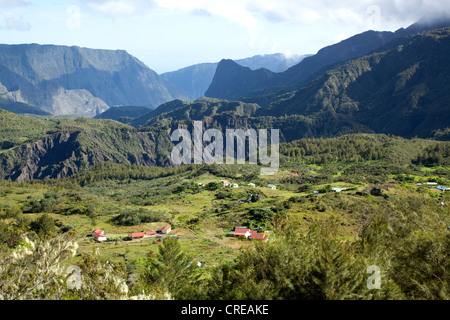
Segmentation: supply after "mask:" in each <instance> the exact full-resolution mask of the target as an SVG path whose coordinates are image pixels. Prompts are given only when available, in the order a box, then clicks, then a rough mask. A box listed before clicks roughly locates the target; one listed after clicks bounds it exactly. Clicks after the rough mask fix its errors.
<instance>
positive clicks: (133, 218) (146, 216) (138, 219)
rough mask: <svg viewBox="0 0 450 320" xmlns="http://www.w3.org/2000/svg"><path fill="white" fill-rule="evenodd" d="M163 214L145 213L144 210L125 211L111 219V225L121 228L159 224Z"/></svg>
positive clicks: (156, 212)
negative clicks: (151, 223) (150, 223)
mask: <svg viewBox="0 0 450 320" xmlns="http://www.w3.org/2000/svg"><path fill="white" fill-rule="evenodd" d="M164 218H165V214H164V213H163V212H160V211H147V210H145V209H142V208H140V209H138V210H126V211H124V212H122V213H120V214H119V215H118V216H117V217H115V218H113V219H112V221H113V223H115V224H117V225H121V226H137V225H140V224H143V223H149V222H160V221H163V220H164Z"/></svg>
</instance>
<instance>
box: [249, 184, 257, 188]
mask: <svg viewBox="0 0 450 320" xmlns="http://www.w3.org/2000/svg"><path fill="white" fill-rule="evenodd" d="M248 186H249V187H252V188H254V187H256V184H254V183H249V184H248Z"/></svg>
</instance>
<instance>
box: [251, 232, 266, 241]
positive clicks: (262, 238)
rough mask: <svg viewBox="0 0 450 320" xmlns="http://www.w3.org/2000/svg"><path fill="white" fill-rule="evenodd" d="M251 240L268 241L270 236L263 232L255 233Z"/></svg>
mask: <svg viewBox="0 0 450 320" xmlns="http://www.w3.org/2000/svg"><path fill="white" fill-rule="evenodd" d="M250 239H251V240H260V241H262V242H267V240H269V236H268V235H267V234H262V233H253V234H252V235H251V236H250Z"/></svg>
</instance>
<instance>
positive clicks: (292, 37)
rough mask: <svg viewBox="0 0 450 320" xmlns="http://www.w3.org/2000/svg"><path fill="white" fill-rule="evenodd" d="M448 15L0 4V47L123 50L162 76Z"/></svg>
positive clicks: (328, 7) (432, 5)
mask: <svg viewBox="0 0 450 320" xmlns="http://www.w3.org/2000/svg"><path fill="white" fill-rule="evenodd" d="M448 13H450V1H449V0H315V1H311V0H308V1H304V0H128V1H125V0H59V1H55V0H40V1H37V0H0V43H5V44H19V43H38V44H56V45H69V46H80V47H87V48H94V49H111V50H117V49H120V50H126V51H127V52H128V53H130V54H132V55H134V56H135V57H137V58H138V59H139V60H141V61H143V62H144V63H145V64H146V65H147V66H148V67H149V68H151V69H153V70H155V71H156V72H158V73H159V74H161V73H163V72H168V71H174V70H178V69H180V68H183V67H187V66H190V65H193V64H197V63H203V62H218V61H220V60H221V59H241V58H246V57H251V56H254V55H258V54H272V53H285V54H286V55H292V54H315V53H317V51H318V50H320V49H321V48H323V47H325V46H328V45H331V44H334V43H337V42H339V41H342V40H344V39H346V38H349V37H351V36H353V35H355V34H357V33H361V32H364V31H367V30H378V31H395V30H397V29H399V28H401V27H405V28H406V27H408V26H409V25H411V24H412V23H414V22H416V21H418V20H419V19H432V18H433V17H435V16H436V15H442V14H448Z"/></svg>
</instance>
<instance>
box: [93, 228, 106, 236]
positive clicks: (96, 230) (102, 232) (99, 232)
mask: <svg viewBox="0 0 450 320" xmlns="http://www.w3.org/2000/svg"><path fill="white" fill-rule="evenodd" d="M95 234H105V231H103V230H101V229H95V230H94V232H92V235H95Z"/></svg>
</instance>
